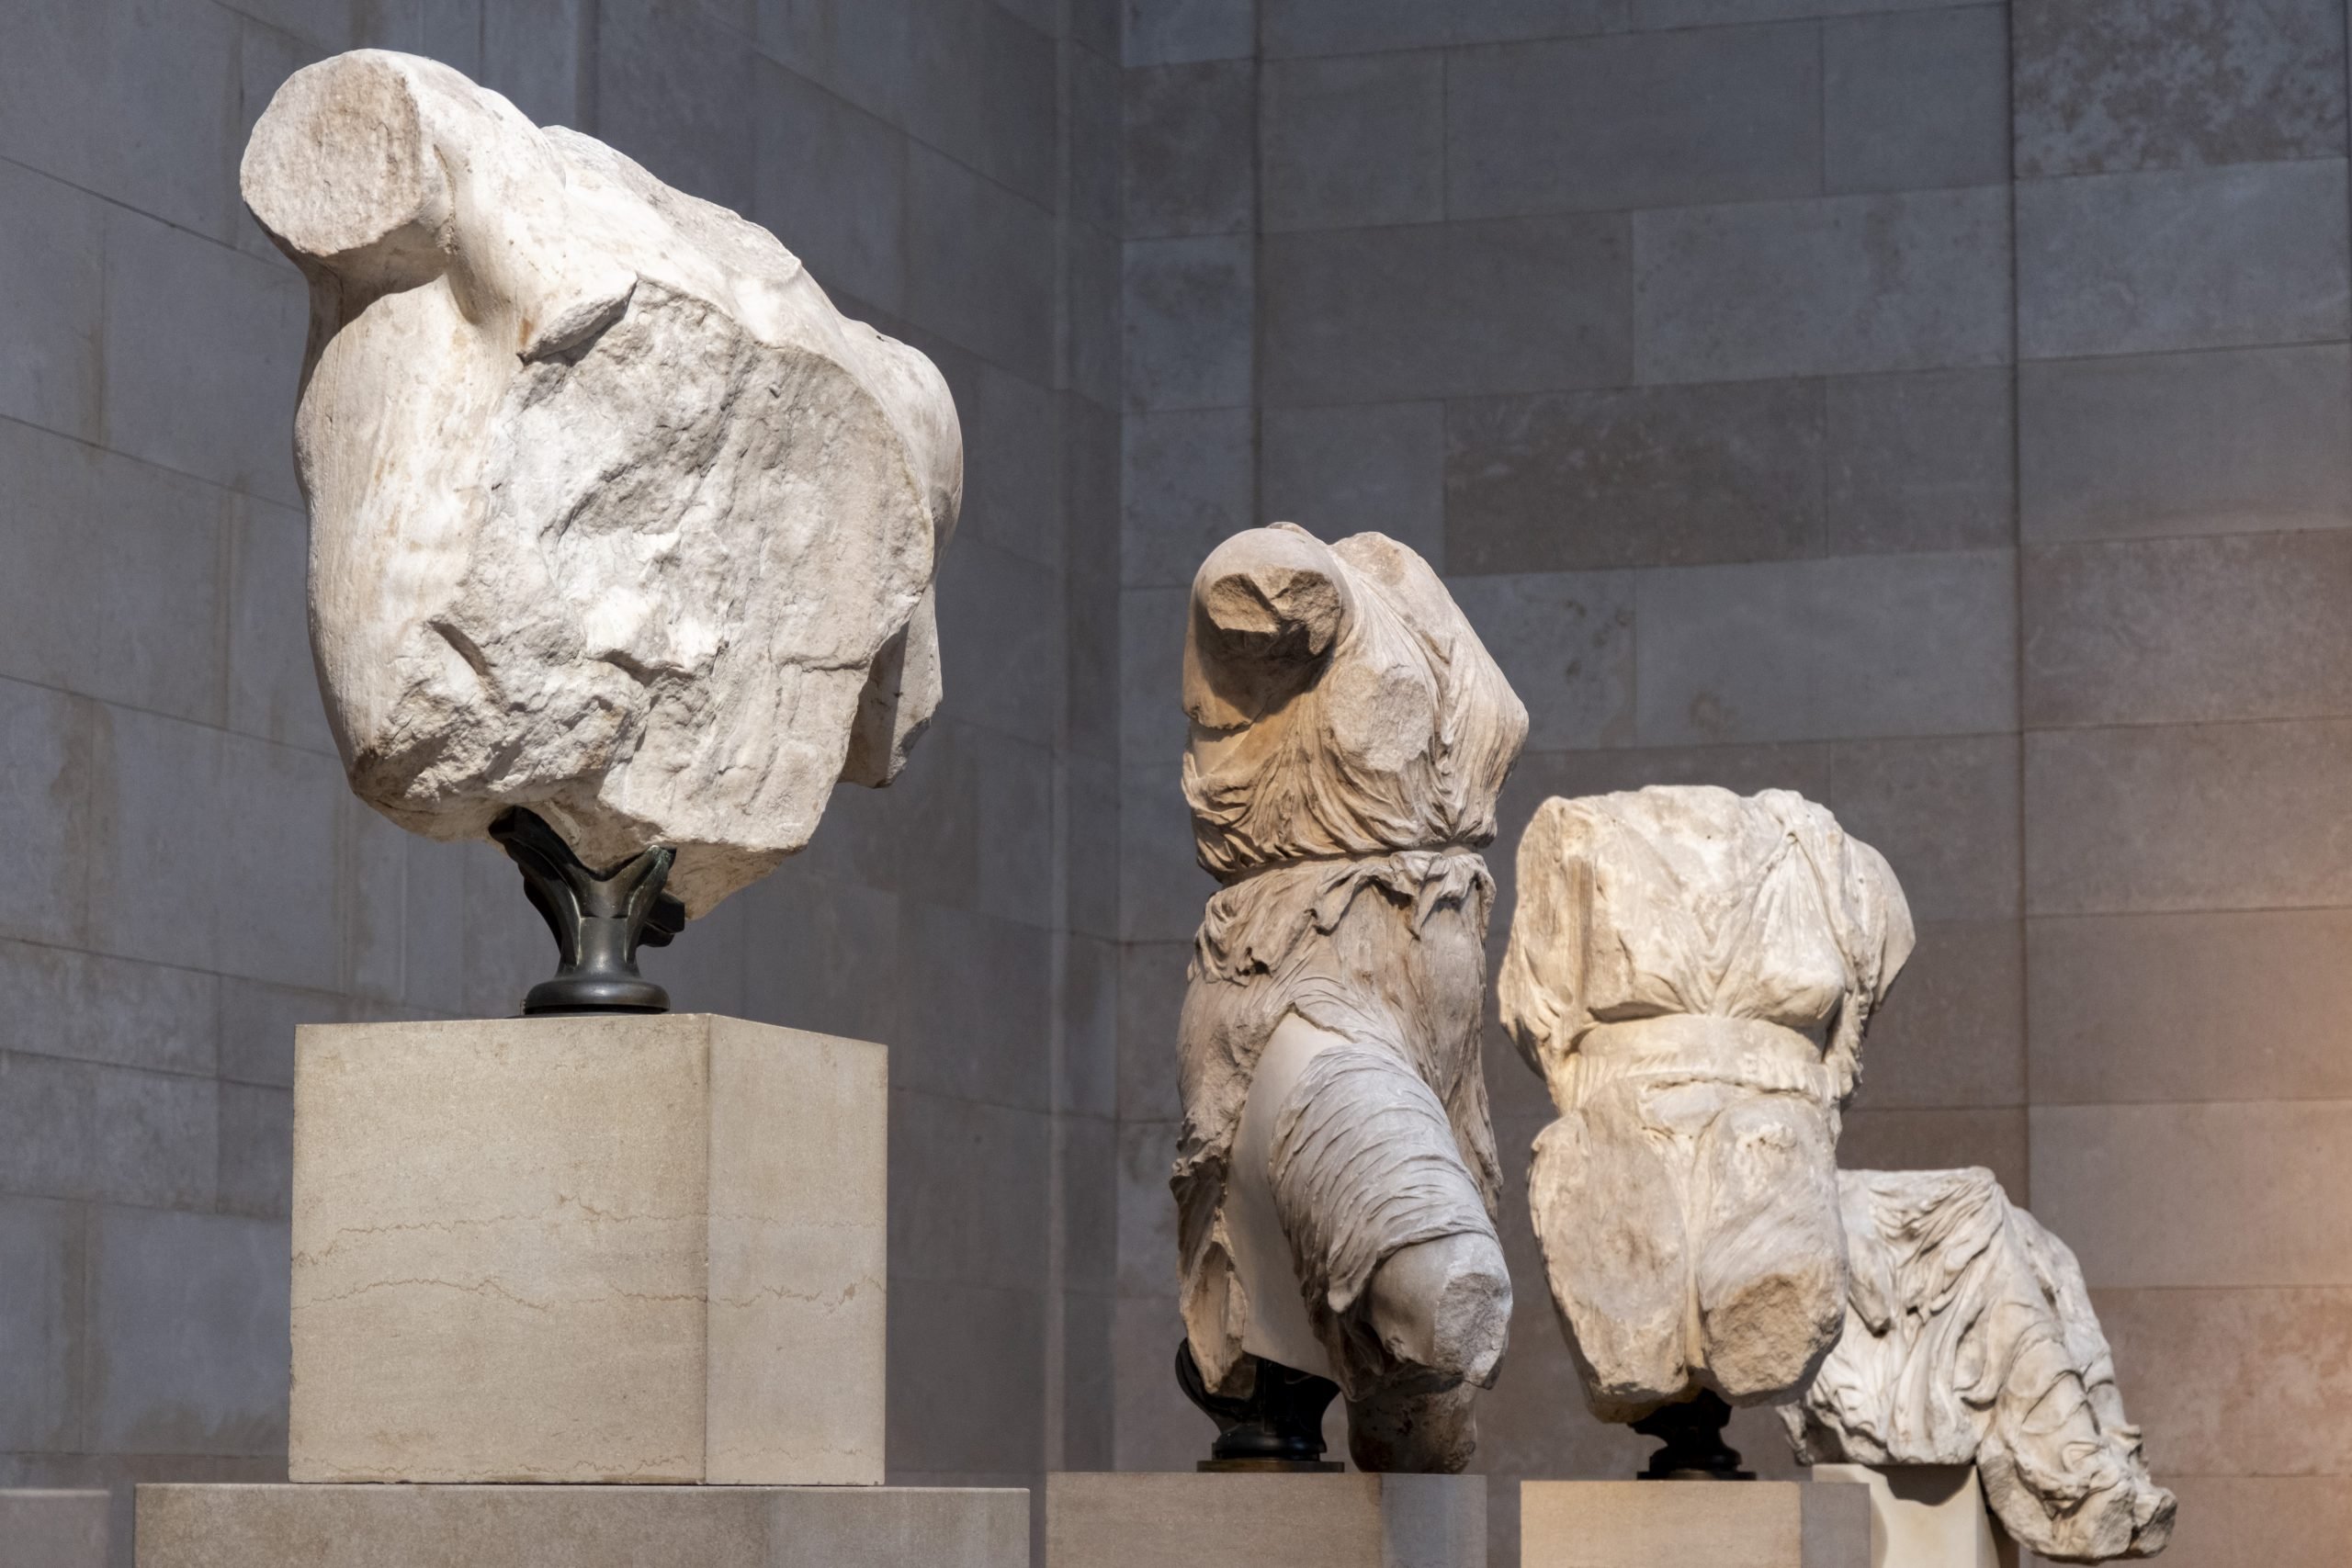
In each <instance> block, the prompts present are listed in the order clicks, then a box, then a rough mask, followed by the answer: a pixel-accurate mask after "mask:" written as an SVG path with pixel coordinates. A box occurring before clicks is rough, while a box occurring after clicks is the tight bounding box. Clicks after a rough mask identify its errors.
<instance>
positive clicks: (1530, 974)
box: [1498, 786, 1912, 1473]
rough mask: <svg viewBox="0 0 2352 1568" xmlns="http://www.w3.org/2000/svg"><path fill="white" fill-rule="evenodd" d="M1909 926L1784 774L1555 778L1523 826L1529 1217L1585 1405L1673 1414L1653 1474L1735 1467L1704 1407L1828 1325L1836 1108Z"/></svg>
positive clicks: (1718, 1409) (1836, 1319)
mask: <svg viewBox="0 0 2352 1568" xmlns="http://www.w3.org/2000/svg"><path fill="white" fill-rule="evenodd" d="M1911 942H1912V929H1911V916H1910V911H1909V908H1907V906H1906V905H1905V903H1904V899H1903V892H1902V889H1901V888H1900V887H1899V886H1896V884H1895V880H1894V873H1893V872H1892V871H1891V870H1889V869H1888V867H1887V864H1886V862H1885V861H1884V860H1883V859H1882V858H1881V857H1880V855H1879V854H1878V852H1876V851H1874V850H1872V849H1871V848H1870V847H1869V846H1868V845H1866V844H1863V843H1860V842H1858V841H1857V840H1853V839H1851V838H1849V837H1848V836H1847V835H1846V834H1845V833H1844V832H1843V831H1842V830H1841V829H1839V828H1838V823H1837V821H1836V820H1835V819H1834V818H1832V817H1831V816H1830V815H1829V813H1828V812H1827V811H1826V810H1824V809H1822V808H1821V807H1818V806H1815V805H1813V804H1812V803H1810V802H1808V801H1806V800H1804V799H1803V798H1802V797H1800V796H1798V795H1792V794H1789V793H1787V792H1785V791H1780V790H1768V791H1766V792H1765V793H1763V794H1761V795H1753V796H1747V797H1742V796H1739V795H1733V794H1732V793H1731V792H1730V791H1728V790H1723V789H1716V788H1713V787H1705V786H1689V787H1684V786H1673V787H1658V788H1652V789H1645V790H1641V791H1638V792H1635V793H1632V794H1623V795H1594V796H1588V797H1585V798H1581V799H1576V800H1566V799H1559V798H1554V799H1551V800H1547V801H1545V802H1544V804H1543V806H1542V807H1539V808H1538V809H1537V811H1536V813H1535V818H1534V820H1533V821H1532V823H1531V824H1530V825H1529V827H1528V829H1527V833H1526V836H1525V837H1524V838H1523V839H1521V841H1520V846H1519V891H1518V908H1517V911H1516V913H1515V914H1514V915H1513V917H1512V920H1511V931H1510V947H1509V950H1508V952H1507V953H1505V955H1504V959H1503V966H1502V974H1501V978H1500V980H1499V982H1498V997H1499V1000H1500V1003H1501V1011H1502V1019H1503V1022H1504V1024H1505V1025H1506V1026H1507V1027H1508V1028H1509V1029H1510V1032H1511V1035H1512V1038H1513V1039H1514V1040H1515V1041H1516V1042H1517V1043H1518V1045H1519V1048H1520V1051H1521V1055H1524V1056H1525V1057H1526V1059H1527V1061H1528V1064H1529V1065H1530V1066H1532V1067H1534V1068H1535V1069H1536V1070H1537V1071H1538V1072H1540V1073H1542V1074H1543V1075H1544V1080H1545V1081H1546V1083H1547V1084H1548V1085H1549V1086H1550V1089H1551V1091H1552V1100H1553V1103H1554V1104H1555V1107H1557V1109H1558V1111H1559V1119H1558V1120H1557V1121H1555V1122H1553V1123H1552V1124H1551V1125H1550V1126H1549V1127H1546V1128H1545V1129H1544V1132H1543V1134H1541V1135H1540V1136H1538V1137H1537V1139H1536V1141H1535V1155H1534V1164H1533V1168H1532V1170H1531V1172H1530V1174H1529V1177H1528V1195H1529V1200H1530V1203H1531V1206H1532V1210H1533V1215H1534V1221H1535V1231H1536V1235H1537V1238H1538V1240H1539V1241H1540V1242H1541V1243H1542V1247H1543V1253H1544V1268H1545V1270H1546V1273H1547V1275H1548V1276H1549V1282H1550V1284H1551V1288H1552V1300H1553V1303H1554V1304H1555V1306H1556V1307H1557V1308H1558V1309H1559V1314H1560V1318H1561V1323H1562V1325H1563V1327H1564V1329H1565V1330H1566V1335H1567V1338H1568V1344H1569V1348H1570V1349H1571V1350H1572V1351H1573V1353H1574V1355H1575V1357H1576V1360H1577V1368H1578V1370H1579V1371H1580V1372H1581V1373H1582V1374H1583V1380H1584V1389H1585V1394H1586V1397H1587V1399H1588V1401H1589V1404H1591V1406H1592V1409H1593V1411H1594V1413H1595V1414H1596V1415H1599V1416H1601V1417H1602V1418H1603V1419H1606V1420H1611V1421H1625V1422H1633V1423H1636V1424H1637V1425H1639V1426H1640V1427H1642V1429H1643V1430H1645V1431H1654V1432H1656V1433H1657V1435H1659V1436H1663V1437H1667V1438H1668V1449H1667V1450H1665V1451H1664V1452H1663V1453H1662V1454H1661V1455H1660V1457H1659V1459H1658V1460H1657V1461H1653V1471H1654V1472H1655V1473H1667V1472H1679V1471H1681V1470H1684V1469H1693V1470H1702V1471H1717V1472H1722V1471H1736V1461H1737V1456H1736V1455H1733V1454H1731V1453H1730V1450H1727V1449H1723V1448H1722V1447H1721V1444H1720V1441H1719V1439H1714V1438H1713V1437H1712V1435H1711V1434H1710V1433H1708V1432H1705V1431H1703V1430H1693V1427H1694V1426H1695V1427H1701V1428H1703V1427H1710V1426H1712V1427H1714V1428H1716V1429H1719V1428H1720V1426H1721V1423H1722V1420H1723V1418H1724V1417H1725V1416H1728V1410H1727V1409H1726V1408H1725V1407H1724V1404H1723V1403H1722V1402H1724V1401H1727V1402H1728V1403H1729V1404H1767V1403H1770V1402H1771V1401H1774V1400H1777V1399H1781V1398H1784V1397H1786V1396H1787V1395H1788V1394H1789V1393H1790V1392H1791V1391H1792V1390H1795V1389H1798V1388H1801V1387H1802V1386H1803V1385H1804V1382H1805V1380H1806V1379H1807V1378H1809V1377H1811V1376H1812V1375H1813V1372H1814V1371H1815V1368H1817V1367H1818V1366H1819V1365H1820V1364H1821V1360H1822V1358H1823V1357H1825V1356H1826V1355H1827V1354H1828V1352H1829V1348H1830V1347H1831V1346H1832V1345H1833V1344H1834V1343H1836V1341H1837V1338H1838V1327H1839V1325H1840V1324H1841V1323H1842V1321H1843V1319H1844V1314H1845V1300H1846V1246H1845V1237H1844V1235H1843V1234H1842V1233H1841V1231H1840V1228H1839V1224H1838V1187H1837V1172H1836V1145H1837V1141H1838V1112H1839V1110H1840V1108H1841V1107H1842V1106H1843V1104H1844V1103H1845V1101H1846V1100H1847V1099H1848V1098H1849V1096H1850V1095H1851V1094H1852V1092H1853V1089H1854V1087H1855V1083H1856V1079H1857V1076H1858V1074H1859V1072H1860V1050H1861V1043H1862V1035H1863V1032H1864V1030H1865V1029H1866V1028H1867V1027H1868V1025H1869V1022H1870V1019H1871V1012H1872V1011H1873V1010H1875V1009H1876V1008H1877V1007H1878V1005H1879V1003H1880V1002H1881V1000H1883V998H1884V997H1885V995H1886V992H1887V988H1888V987H1890V986H1892V985H1893V984H1894V977H1895V976H1896V974H1897V972H1898V971H1900V970H1901V969H1902V967H1903V964H1904V960H1905V959H1906V958H1907V957H1908V956H1909V955H1910V952H1911ZM1710 1443H1712V1444H1713V1447H1712V1448H1708V1447H1707V1445H1708V1444H1710ZM1701 1450H1705V1451H1706V1452H1708V1453H1712V1454H1713V1455H1714V1456H1715V1457H1714V1458H1713V1459H1702V1458H1700V1457H1699V1454H1700V1451H1701ZM1724 1456H1728V1457H1727V1458H1726V1457H1724Z"/></svg>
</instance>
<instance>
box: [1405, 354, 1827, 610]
mask: <svg viewBox="0 0 2352 1568" xmlns="http://www.w3.org/2000/svg"><path fill="white" fill-rule="evenodd" d="M1823 424H1824V418H1823V402H1822V389H1821V386H1820V384H1819V383H1817V382H1812V381H1758V382H1751V383H1734V384H1722V385H1694V386H1681V387H1657V388H1635V389H1619V390H1608V391H1590V392H1566V393H1545V394H1540V395H1537V396H1532V397H1512V398H1479V399H1461V400H1455V401H1453V402H1452V403H1450V404H1448V405H1447V409H1446V465H1445V468H1446V545H1447V555H1446V560H1447V564H1448V566H1449V567H1450V569H1451V570H1453V572H1454V573H1456V574H1457V575H1460V574H1466V573H1473V572H1493V571H1556V570H1577V569H1589V568H1594V567H1612V566H1683V565H1698V564H1702V563H1707V562H1713V561H1743V560H1776V559H1788V558H1795V557H1801V556H1812V555H1818V554H1820V553H1822V546H1823V510H1822V479H1823V437H1824V432H1823Z"/></svg>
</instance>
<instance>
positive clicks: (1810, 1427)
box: [1781, 1169, 2173, 1562]
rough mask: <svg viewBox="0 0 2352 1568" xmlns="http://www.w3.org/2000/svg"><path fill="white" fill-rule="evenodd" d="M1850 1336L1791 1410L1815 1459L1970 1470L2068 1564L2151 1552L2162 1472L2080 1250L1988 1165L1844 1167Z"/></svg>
mask: <svg viewBox="0 0 2352 1568" xmlns="http://www.w3.org/2000/svg"><path fill="white" fill-rule="evenodd" d="M1838 1190H1839V1192H1840V1193H1841V1195H1842V1199H1843V1206H1844V1213H1845V1230H1846V1238H1847V1247H1848V1257H1849V1259H1850V1263H1851V1269H1852V1283H1851V1285H1850V1288H1849V1294H1848V1297H1847V1305H1846V1322H1845V1333H1844V1335H1843V1337H1840V1338H1839V1340H1838V1346H1837V1348H1836V1349H1834V1350H1833V1351H1831V1352H1830V1355H1829V1358H1828V1359H1827V1360H1826V1361H1825V1362H1824V1363H1823V1365H1822V1367H1821V1370H1820V1371H1818V1372H1817V1373H1815V1377H1814V1380H1813V1383H1812V1386H1811V1387H1810V1388H1808V1389H1807V1390H1806V1391H1805V1393H1804V1398H1803V1399H1802V1400H1801V1401H1800V1402H1798V1403H1797V1404H1792V1405H1791V1406H1789V1407H1787V1408H1786V1409H1784V1410H1782V1412H1781V1419H1782V1421H1783V1422H1784V1423H1786V1425H1787V1427H1788V1428H1789V1435H1790V1438H1791V1439H1792V1441H1793V1442H1794V1443H1795V1445H1796V1450H1797V1457H1798V1460H1799V1462H1801V1463H1805V1464H1838V1463H1856V1464H1869V1465H1876V1466H1890V1465H1906V1464H1970V1463H1973V1464H1974V1465H1975V1466H1976V1467H1977V1470H1978V1472H1979V1473H1980V1474H1981V1475H1982V1476H1983V1478H1984V1483H1985V1500H1986V1502H1987V1503H1988V1504H1989V1505H1990V1506H1991V1508H1992V1510H1993V1513H1994V1515H1995V1516H1996V1517H1998V1518H1999V1519H2000V1521H2001V1523H2002V1524H2003V1526H2005V1527H2006V1528H2007V1530H2008V1532H2009V1534H2010V1536H2011V1537H2013V1538H2014V1539H2015V1540H2018V1542H2019V1543H2020V1544H2022V1545H2024V1546H2027V1547H2029V1548H2030V1549H2031V1550H2033V1551H2036V1552H2039V1553H2040V1554H2041V1555H2042V1556H2043V1557H2047V1558H2051V1559H2053V1560H2055V1561H2058V1562H2105V1561H2107V1560H2108V1559H2109V1558H2115V1557H2148V1556H2153V1555H2154V1554H2155V1553H2156V1552H2158V1551H2162V1550H2163V1549H2164V1545H2165V1540H2167V1539H2168V1538H2169V1537H2170V1536H2171V1534H2172V1521H2173V1495H2172V1494H2171V1493H2169V1492H2167V1491H2165V1489H2164V1488H2163V1487H2161V1486H2158V1485H2157V1484H2156V1483H2154V1481H2153V1480H2152V1479H2150V1477H2149V1475H2148V1468H2147V1465H2146V1463H2145V1462H2144V1461H2143V1460H2142V1458H2141V1454H2140V1429H2139V1428H2138V1427H2134V1426H2132V1425H2131V1423H2130V1422H2128V1421H2126V1420H2125V1419H2124V1416H2123V1401H2122V1397H2121V1396H2120V1394H2119V1393H2117V1392H2116V1387H2115V1368H2114V1364H2113V1362H2112V1360H2111V1359H2110V1358H2109V1352H2108V1347H2107V1337H2106V1336H2105V1335H2104V1334H2102V1333H2100V1332H2099V1326H2098V1317H2097V1315H2096V1314H2093V1313H2092V1311H2091V1303H2090V1295H2089V1292H2087V1291H2086V1289H2085V1287H2084V1284H2083V1272H2082V1269H2080V1268H2079V1267H2078V1266H2077V1265H2076V1264H2075V1255H2074V1253H2073V1252H2071V1251H2070V1250H2068V1248H2067V1247H2066V1244H2065V1243H2064V1242H2062V1241H2060V1240H2059V1239H2058V1238H2057V1237H2056V1236H2054V1235H2051V1234H2050V1233H2049V1232H2048V1231H2046V1230H2044V1229H2042V1227H2041V1225H2040V1224H2037V1223H2036V1222H2035V1220H2034V1218H2033V1216H2032V1215H2031V1214H2029V1213H2026V1212H2025V1211H2024V1210H2023V1209H2020V1208H2018V1207H2016V1206H2015V1205H2013V1204H2012V1203H2010V1201H2008V1198H2007V1195H2005V1194H2004V1193H2003V1192H2002V1190H2001V1186H2000V1183H1999V1182H1998V1181H1996V1180H1995V1179H1994V1177H1993V1173H1992V1172H1991V1171H1988V1170H1976V1169H1969V1170H1844V1171H1839V1172H1838Z"/></svg>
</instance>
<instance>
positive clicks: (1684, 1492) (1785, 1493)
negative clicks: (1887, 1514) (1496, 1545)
mask: <svg viewBox="0 0 2352 1568" xmlns="http://www.w3.org/2000/svg"><path fill="white" fill-rule="evenodd" d="M1870 1498H1871V1494H1870V1488H1869V1487H1867V1486H1856V1485H1852V1484H1849V1483H1834V1484H1833V1483H1808V1482H1802V1481H1522V1482H1521V1483H1520V1486H1519V1562H1520V1568H1871V1501H1870Z"/></svg>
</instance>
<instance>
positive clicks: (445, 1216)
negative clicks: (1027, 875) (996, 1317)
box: [187, 1013, 888, 1562]
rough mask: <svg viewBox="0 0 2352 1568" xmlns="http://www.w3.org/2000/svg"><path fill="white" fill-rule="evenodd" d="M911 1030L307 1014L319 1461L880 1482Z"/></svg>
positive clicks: (298, 1301)
mask: <svg viewBox="0 0 2352 1568" xmlns="http://www.w3.org/2000/svg"><path fill="white" fill-rule="evenodd" d="M886 1057H887V1053H886V1052H885V1051H884V1050H883V1048H882V1047H881V1046H879V1045H875V1044H869V1043H865V1042H862V1041H854V1040H840V1039H834V1038H831V1037H830V1036H826V1035H820V1034H808V1033H803V1032H798V1031H795V1030H788V1029H777V1028H773V1027H770V1026H768V1025H765V1024H757V1023H748V1022H744V1021H741V1020H737V1019H730V1018H719V1017H714V1016H711V1015H708V1014H696V1013H675V1014H658V1015H650V1016H611V1017H599V1018H541V1019H503V1020H493V1021H465V1022H429V1023H378V1024H325V1025H315V1026H310V1027H305V1028H303V1029H302V1030H300V1032H298V1033H297V1035H296V1044H295V1074H294V1172H293V1177H294V1215H293V1246H294V1258H293V1303H292V1307H293V1311H292V1321H293V1394H292V1403H291V1409H290V1412H289V1429H288V1447H289V1464H288V1468H289V1472H290V1474H291V1477H292V1479H293V1480H295V1481H296V1482H430V1483H458V1482H570V1483H600V1482H628V1483H664V1482H668V1483H695V1482H719V1483H736V1484H759V1485H770V1486H790V1485H809V1484H833V1485H839V1484H843V1483H850V1484H865V1485H878V1484H879V1483H880V1482H881V1480H882V1464H883V1452H882V1445H883V1354H884V1352H883V1338H884V1318H885V1292H884V1285H883V1280H884V1274H885V1265H886V1240H885V1224H886V1210H885V1186H884V1183H885V1176H886V1170H887V1135H888V1071H887V1066H886ZM190 1506H193V1505H190ZM289 1506H290V1505H289ZM187 1561H209V1559H188V1560H187ZM729 1561H732V1559H730V1560H729ZM744 1561H746V1562H749V1561H753V1560H752V1559H748V1558H747V1559H744Z"/></svg>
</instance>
